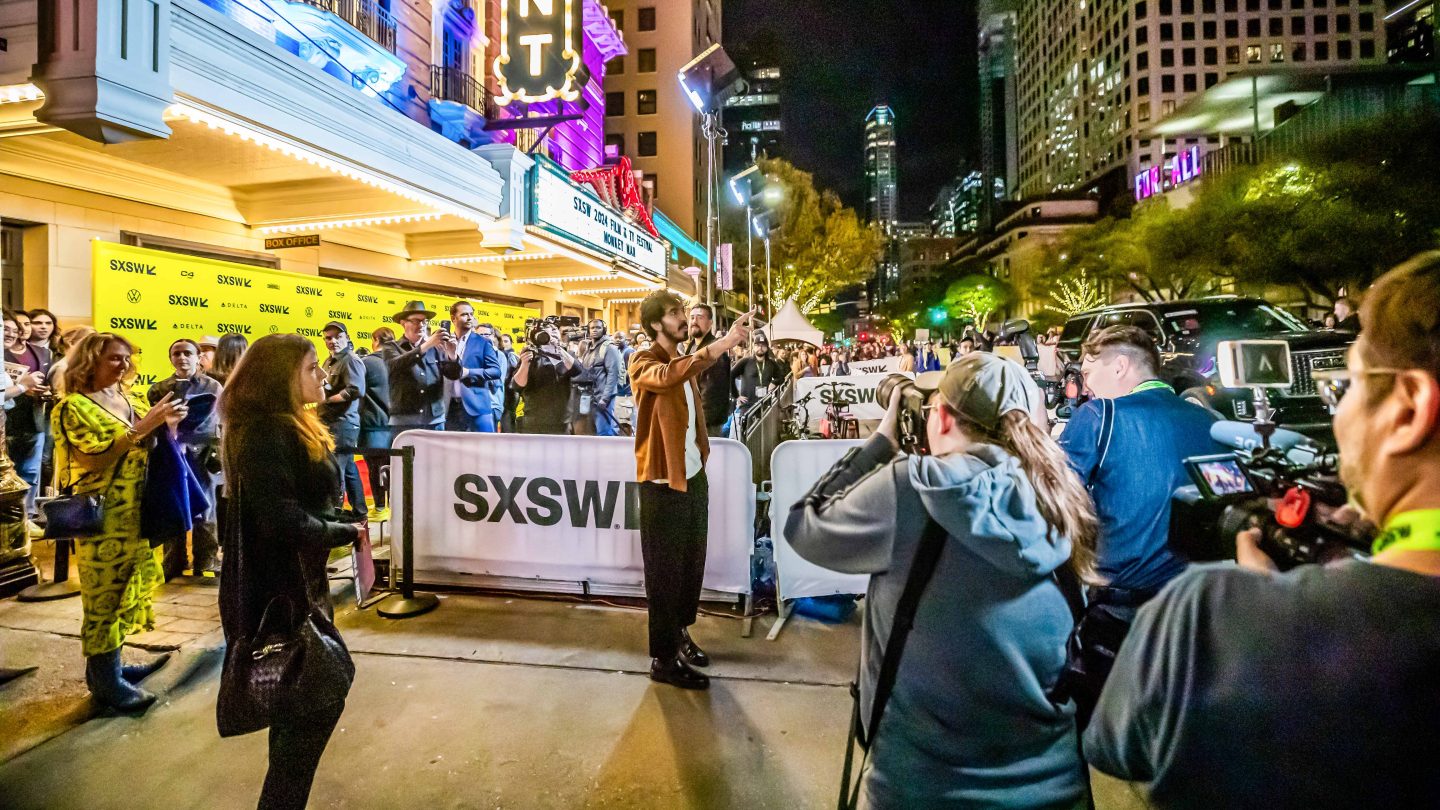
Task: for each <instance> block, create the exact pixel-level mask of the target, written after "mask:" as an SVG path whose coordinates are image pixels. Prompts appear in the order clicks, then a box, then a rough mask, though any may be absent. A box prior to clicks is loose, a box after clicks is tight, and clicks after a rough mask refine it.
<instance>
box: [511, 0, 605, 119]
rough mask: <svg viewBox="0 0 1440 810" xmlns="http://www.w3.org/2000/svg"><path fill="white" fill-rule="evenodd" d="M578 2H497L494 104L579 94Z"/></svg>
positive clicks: (570, 97) (572, 97)
mask: <svg viewBox="0 0 1440 810" xmlns="http://www.w3.org/2000/svg"><path fill="white" fill-rule="evenodd" d="M581 6H582V2H581V0H500V55H499V56H497V57H495V62H494V68H495V79H496V80H497V81H498V82H499V84H500V94H499V95H497V96H495V103H496V104H498V105H499V106H501V107H505V106H508V105H509V104H510V103H511V102H514V101H520V102H524V103H526V104H535V103H537V102H542V101H550V100H552V99H556V98H558V99H561V100H563V101H575V100H576V99H578V98H580V83H579V82H578V81H577V77H578V75H579V73H580V70H581V56H582V53H583V51H584V42H583V40H582V37H583V36H584V33H583V31H584V29H583V27H582V25H581V23H582V20H581V17H580V14H581Z"/></svg>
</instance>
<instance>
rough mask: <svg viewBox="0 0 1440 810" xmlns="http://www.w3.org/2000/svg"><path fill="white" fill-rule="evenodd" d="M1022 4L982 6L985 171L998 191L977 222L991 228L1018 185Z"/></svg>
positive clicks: (998, 1)
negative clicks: (1017, 56)
mask: <svg viewBox="0 0 1440 810" xmlns="http://www.w3.org/2000/svg"><path fill="white" fill-rule="evenodd" d="M1018 6H1019V3H1018V2H1017V1H1016V0H990V1H989V2H986V3H982V4H981V9H980V46H979V56H980V171H981V173H982V175H983V181H982V182H983V184H984V185H985V186H986V187H988V188H991V189H993V191H994V193H993V194H991V195H989V196H985V197H982V198H981V199H980V209H979V211H978V217H977V221H976V224H975V227H976V228H982V229H986V230H988V229H989V228H991V227H992V226H993V225H994V224H995V223H996V221H998V220H999V219H1000V216H1001V212H1002V210H1003V205H1002V202H1003V201H1004V200H1008V199H1012V198H1013V197H1014V196H1015V194H1016V193H1017V192H1018V191H1019V169H1020V166H1019V164H1020V117H1019V115H1020V113H1019V107H1018V106H1017V96H1016V92H1017V85H1016V82H1017V72H1018V65H1017V64H1016V62H1015V38H1016V24H1017V18H1016V8H1017V7H1018ZM972 230H974V228H972Z"/></svg>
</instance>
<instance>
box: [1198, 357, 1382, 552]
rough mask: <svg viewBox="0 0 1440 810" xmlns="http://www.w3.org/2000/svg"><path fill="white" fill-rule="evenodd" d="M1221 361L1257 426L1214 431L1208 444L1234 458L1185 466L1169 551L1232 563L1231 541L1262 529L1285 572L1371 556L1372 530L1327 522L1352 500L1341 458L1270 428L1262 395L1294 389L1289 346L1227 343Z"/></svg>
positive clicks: (1265, 544) (1263, 545) (1225, 378)
mask: <svg viewBox="0 0 1440 810" xmlns="http://www.w3.org/2000/svg"><path fill="white" fill-rule="evenodd" d="M1217 360H1218V364H1219V367H1220V377H1221V381H1222V384H1223V385H1225V386H1226V387H1229V388H1251V389H1253V391H1254V392H1255V404H1256V414H1257V419H1256V421H1255V422H1254V423H1253V424H1251V423H1245V422H1226V421H1221V422H1216V423H1215V424H1214V425H1213V426H1211V428H1210V438H1212V439H1214V440H1215V441H1216V442H1217V443H1219V444H1222V445H1225V446H1227V447H1233V448H1235V452H1233V453H1224V454H1220V455H1213V456H1197V457H1194V458H1189V459H1186V460H1185V467H1186V471H1187V472H1188V473H1189V475H1190V480H1191V481H1192V482H1193V483H1192V485H1190V486H1185V487H1181V488H1180V489H1178V490H1176V492H1175V495H1174V497H1173V499H1172V500H1171V508H1170V542H1171V544H1172V545H1174V546H1175V548H1176V550H1177V551H1180V552H1181V553H1183V554H1185V555H1186V556H1187V557H1189V558H1190V559H1192V560H1196V561H1204V560H1228V559H1234V557H1235V535H1236V534H1238V533H1239V532H1241V531H1244V530H1246V529H1259V530H1260V535H1261V539H1260V549H1261V550H1262V551H1264V552H1265V554H1266V555H1268V556H1269V557H1270V559H1272V560H1274V561H1275V564H1276V565H1277V566H1278V567H1279V568H1280V569H1281V570H1289V569H1291V568H1294V567H1295V566H1297V565H1304V564H1307V563H1316V562H1324V561H1327V560H1329V559H1332V558H1334V557H1336V556H1340V555H1345V554H1356V553H1362V554H1363V553H1364V552H1366V551H1367V550H1368V549H1369V548H1370V543H1371V540H1372V538H1371V537H1370V536H1369V535H1370V532H1368V531H1365V530H1357V529H1356V528H1355V527H1352V526H1345V525H1340V524H1338V523H1335V522H1333V521H1332V520H1331V519H1330V515H1331V513H1332V512H1333V511H1334V510H1336V509H1338V508H1340V507H1342V506H1344V505H1345V504H1346V503H1347V502H1348V499H1349V498H1348V494H1347V493H1346V491H1345V486H1344V485H1343V484H1342V483H1341V482H1340V476H1339V473H1338V469H1339V458H1338V456H1337V455H1336V454H1335V453H1334V452H1331V451H1330V450H1329V449H1327V448H1325V447H1322V446H1320V445H1318V444H1316V443H1315V442H1314V441H1313V440H1311V439H1310V438H1309V437H1307V436H1304V435H1302V434H1300V433H1295V432H1292V431H1288V430H1283V429H1281V428H1280V426H1279V425H1277V424H1275V423H1274V422H1272V421H1270V416H1271V414H1272V412H1271V409H1270V406H1269V401H1268V398H1267V396H1266V391H1267V390H1268V389H1272V388H1288V387H1289V386H1290V385H1291V376H1290V374H1291V372H1290V368H1291V366H1290V350H1289V347H1288V346H1286V344H1284V343H1283V342H1279V341H1243V340H1242V341H1223V342H1221V343H1220V346H1219V349H1218V353H1217Z"/></svg>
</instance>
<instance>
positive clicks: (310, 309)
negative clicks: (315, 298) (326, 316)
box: [305, 307, 315, 318]
mask: <svg viewBox="0 0 1440 810" xmlns="http://www.w3.org/2000/svg"><path fill="white" fill-rule="evenodd" d="M305 317H307V318H313V317H315V309H314V308H313V307H305Z"/></svg>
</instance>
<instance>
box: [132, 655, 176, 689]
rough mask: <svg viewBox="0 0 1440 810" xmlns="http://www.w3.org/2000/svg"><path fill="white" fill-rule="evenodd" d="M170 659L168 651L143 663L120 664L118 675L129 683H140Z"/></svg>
mask: <svg viewBox="0 0 1440 810" xmlns="http://www.w3.org/2000/svg"><path fill="white" fill-rule="evenodd" d="M169 660H170V653H168V652H167V653H161V654H160V655H158V656H156V657H154V658H152V659H150V660H149V661H147V662H145V663H143V664H121V665H120V676H121V677H123V678H124V679H125V680H127V681H129V682H130V683H140V682H141V681H143V680H145V679H146V678H148V677H150V674H151V673H152V672H154V671H155V670H157V669H159V668H160V667H163V666H165V662H167V661H169Z"/></svg>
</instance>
